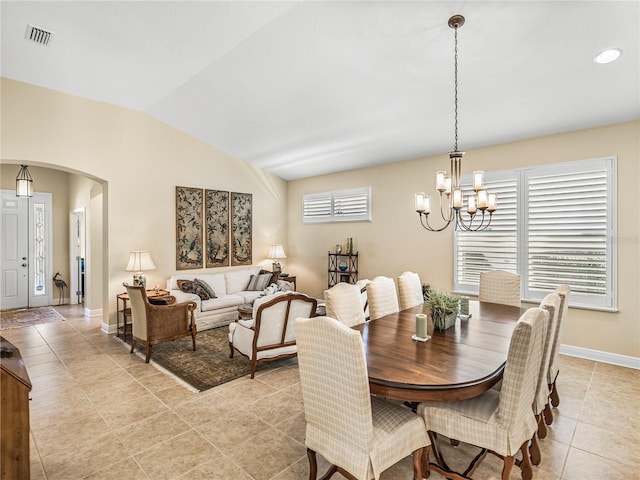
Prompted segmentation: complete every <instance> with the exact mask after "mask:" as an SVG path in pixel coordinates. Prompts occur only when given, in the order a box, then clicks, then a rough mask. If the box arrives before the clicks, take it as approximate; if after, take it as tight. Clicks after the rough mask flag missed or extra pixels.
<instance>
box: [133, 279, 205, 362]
mask: <svg viewBox="0 0 640 480" xmlns="http://www.w3.org/2000/svg"><path fill="white" fill-rule="evenodd" d="M123 285H124V287H125V288H126V289H127V294H128V295H129V301H130V302H131V325H132V326H131V332H132V340H131V353H133V352H134V350H135V348H136V345H137V344H138V343H141V344H143V345H144V346H145V349H146V358H145V362H146V363H149V360H150V359H151V349H152V347H153V345H157V344H159V343H163V342H169V341H171V340H175V339H177V338H182V337H186V336H188V335H191V339H192V343H193V350H194V351H195V349H196V322H195V318H194V314H193V312H194V311H195V309H196V304H195V302H183V303H173V304H170V305H153V304H151V303H150V302H149V299H148V298H147V293H146V291H145V289H144V287H142V286H131V285H128V284H126V283H124V284H123Z"/></svg>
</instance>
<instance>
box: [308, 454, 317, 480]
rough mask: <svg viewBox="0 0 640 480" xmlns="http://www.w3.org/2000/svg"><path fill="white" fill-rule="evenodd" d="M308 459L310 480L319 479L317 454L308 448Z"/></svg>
mask: <svg viewBox="0 0 640 480" xmlns="http://www.w3.org/2000/svg"><path fill="white" fill-rule="evenodd" d="M307 458H308V459H309V480H316V478H317V477H318V462H317V461H316V452H314V451H313V450H311V449H310V448H307Z"/></svg>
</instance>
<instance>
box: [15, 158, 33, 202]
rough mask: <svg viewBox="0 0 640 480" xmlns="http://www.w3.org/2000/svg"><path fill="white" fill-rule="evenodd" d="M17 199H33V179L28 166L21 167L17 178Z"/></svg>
mask: <svg viewBox="0 0 640 480" xmlns="http://www.w3.org/2000/svg"><path fill="white" fill-rule="evenodd" d="M16 197H33V179H32V178H31V174H30V173H29V169H28V167H27V166H26V165H20V171H19V172H18V176H17V177H16Z"/></svg>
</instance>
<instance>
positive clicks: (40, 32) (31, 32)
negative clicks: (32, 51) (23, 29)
mask: <svg viewBox="0 0 640 480" xmlns="http://www.w3.org/2000/svg"><path fill="white" fill-rule="evenodd" d="M54 35H55V32H50V31H48V30H45V29H44V28H40V27H36V26H35V25H31V24H29V25H27V33H26V34H25V36H24V38H26V39H27V40H31V41H32V42H36V43H39V44H40V45H49V42H51V40H52V39H53V36H54Z"/></svg>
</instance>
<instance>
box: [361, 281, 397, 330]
mask: <svg viewBox="0 0 640 480" xmlns="http://www.w3.org/2000/svg"><path fill="white" fill-rule="evenodd" d="M367 296H368V298H369V311H370V312H371V320H375V319H376V318H380V317H384V316H385V315H389V314H390V313H396V312H399V311H400V306H399V304H398V296H397V294H396V284H395V282H394V281H393V278H389V277H383V276H378V277H375V278H374V279H373V280H371V282H370V283H369V284H368V285H367Z"/></svg>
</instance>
